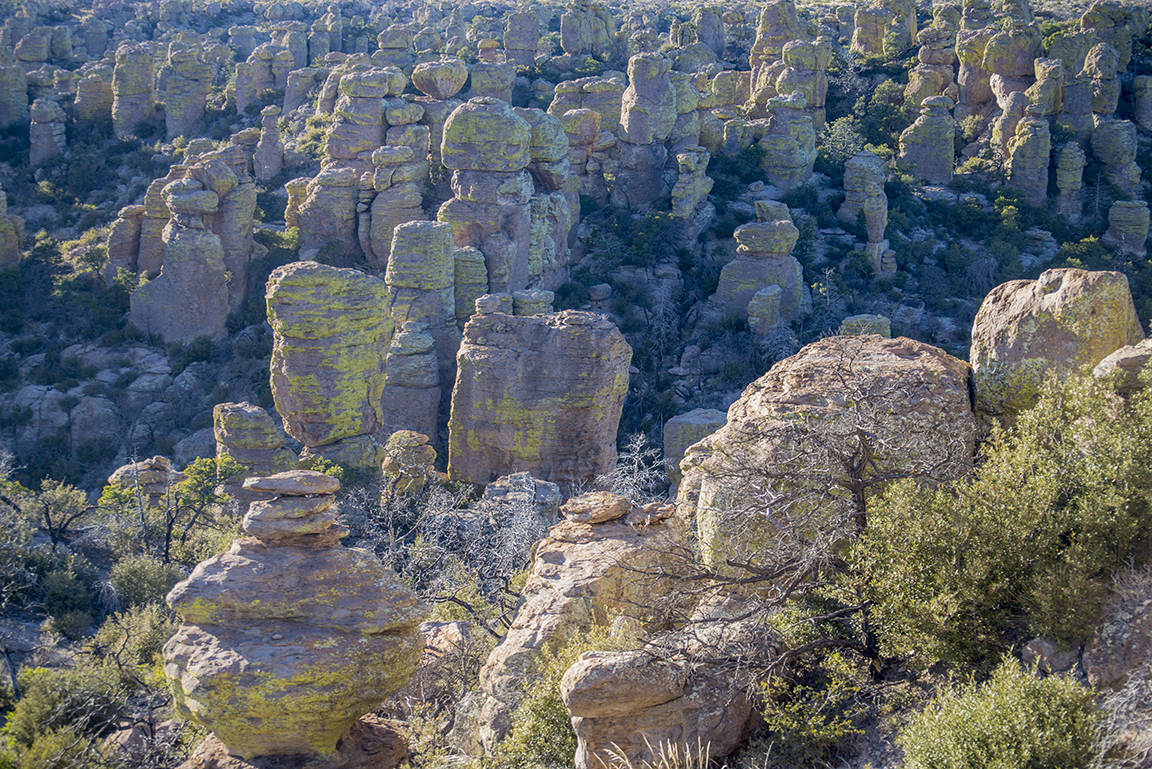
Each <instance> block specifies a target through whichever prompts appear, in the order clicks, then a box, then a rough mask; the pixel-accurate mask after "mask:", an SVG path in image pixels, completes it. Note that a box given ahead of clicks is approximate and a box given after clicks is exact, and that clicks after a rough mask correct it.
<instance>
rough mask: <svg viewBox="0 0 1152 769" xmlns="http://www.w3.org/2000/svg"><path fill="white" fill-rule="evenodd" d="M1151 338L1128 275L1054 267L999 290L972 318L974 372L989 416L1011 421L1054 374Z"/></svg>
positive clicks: (980, 403)
mask: <svg viewBox="0 0 1152 769" xmlns="http://www.w3.org/2000/svg"><path fill="white" fill-rule="evenodd" d="M1143 338H1144V334H1143V331H1142V330H1141V328H1140V321H1139V320H1138V319H1137V317H1136V310H1135V308H1134V307H1133V305H1132V294H1131V293H1130V292H1129V290H1128V279H1127V278H1125V277H1124V276H1123V275H1122V274H1120V273H1118V272H1087V271H1085V270H1076V269H1059V270H1048V271H1047V272H1044V273H1043V274H1041V275H1040V277H1039V278H1037V279H1036V280H1013V281H1009V282H1007V283H1004V284H1002V285H999V286H997V287H996V288H994V289H992V291H991V292H990V293H989V294H988V296H986V297H985V298H984V303H983V304H982V305H981V306H980V311H979V312H977V313H976V319H975V320H974V321H973V324H972V351H971V353H970V354H969V360H971V361H972V377H973V382H974V386H975V392H976V411H977V412H978V413H979V414H980V416H981V417H982V418H1000V419H1005V420H1011V418H1012V417H1013V415H1015V414H1018V413H1019V412H1021V411H1023V410H1024V409H1026V408H1028V407H1029V406H1031V405H1032V404H1033V403H1035V402H1036V398H1037V397H1038V396H1039V394H1040V388H1041V387H1042V386H1043V384H1044V382H1045V381H1047V380H1048V379H1050V378H1051V377H1053V376H1060V375H1063V374H1066V373H1070V372H1073V371H1075V370H1077V369H1079V368H1081V367H1084V366H1088V367H1092V366H1095V365H1096V364H1097V363H1099V362H1100V361H1101V360H1103V359H1104V357H1105V356H1107V355H1108V354H1109V353H1111V352H1114V351H1115V350H1117V349H1119V348H1121V347H1123V346H1125V345H1130V344H1136V343H1137V342H1139V341H1140V340H1141V339H1143Z"/></svg>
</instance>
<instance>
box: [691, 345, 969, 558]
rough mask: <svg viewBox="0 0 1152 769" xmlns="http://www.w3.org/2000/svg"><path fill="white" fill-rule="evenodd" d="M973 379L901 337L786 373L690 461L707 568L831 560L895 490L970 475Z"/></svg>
mask: <svg viewBox="0 0 1152 769" xmlns="http://www.w3.org/2000/svg"><path fill="white" fill-rule="evenodd" d="M969 376H970V374H969V367H968V364H967V363H965V362H964V361H962V360H958V359H956V358H953V357H952V356H951V355H948V354H947V353H945V352H944V351H943V350H940V349H938V348H936V347H932V346H931V345H927V344H924V343H922V342H916V341H913V340H911V339H905V338H903V337H900V338H898V339H886V338H884V337H880V336H852V337H829V338H827V339H822V340H820V341H818V342H814V343H812V344H810V345H808V346H807V347H805V348H804V349H802V350H801V351H800V352H798V353H797V354H796V355H793V356H792V357H791V358H786V359H785V360H782V361H780V362H779V363H777V364H776V365H775V366H773V367H772V368H771V370H769V372H768V373H767V374H765V375H764V376H762V377H760V379H758V380H756V381H755V382H753V383H752V384H750V385H749V386H748V388H747V389H746V390H745V391H744V394H743V395H742V396H741V397H740V399H739V400H738V401H736V403H734V404H733V405H732V406H731V408H729V410H728V423H727V424H726V425H725V426H724V427H723V428H721V429H720V430H719V431H718V432H716V433H714V434H712V435H711V436H710V437H708V438H706V439H704V440H703V441H701V442H700V443H698V444H696V445H695V446H692V447H691V448H689V449H688V452H687V454H686V456H685V458H684V460H683V461H682V462H681V468H682V469H683V471H684V481H683V482H682V483H681V484H680V490H679V497H678V504H679V507H680V510H679V512H680V513H681V514H683V515H686V516H691V515H692V513H693V512H694V513H695V520H696V523H697V527H698V533H699V537H700V545H701V550H702V555H703V557H704V560H705V562H706V563H708V564H711V565H715V566H717V567H719V568H721V569H726V568H729V567H728V566H726V564H727V563H728V562H729V561H730V560H731V559H737V560H739V559H745V558H748V559H751V561H752V563H753V565H760V566H766V567H767V566H770V565H772V564H775V563H776V560H775V559H776V558H777V557H783V558H784V559H785V560H787V558H788V557H790V556H789V553H791V555H792V556H794V555H795V552H796V549H797V548H805V549H806V552H809V553H810V554H811V555H813V557H814V558H816V560H817V561H818V560H819V559H820V558H823V557H830V556H831V554H832V553H833V552H834V548H835V546H836V545H837V543H839V542H840V541H842V540H843V539H845V538H847V537H848V536H851V535H852V534H853V533H854V532H855V531H857V530H859V528H861V527H862V526H863V525H864V520H865V512H864V505H865V503H866V501H867V498H868V496H869V495H870V493H871V492H872V491H875V490H877V489H878V488H879V487H881V486H882V485H883V484H884V483H885V482H886V481H887V480H889V479H892V478H896V477H903V476H921V477H932V478H937V479H943V478H957V477H960V476H962V475H964V474H965V473H967V472H968V471H969V469H970V468H971V463H972V454H973V450H974V443H975V437H976V421H975V418H974V416H973V413H972V407H971V403H970V400H969V395H968V385H969Z"/></svg>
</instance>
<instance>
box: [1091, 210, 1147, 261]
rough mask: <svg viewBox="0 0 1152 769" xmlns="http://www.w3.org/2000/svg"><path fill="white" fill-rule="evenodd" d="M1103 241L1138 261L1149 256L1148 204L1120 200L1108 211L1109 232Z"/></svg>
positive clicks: (1105, 234)
mask: <svg viewBox="0 0 1152 769" xmlns="http://www.w3.org/2000/svg"><path fill="white" fill-rule="evenodd" d="M1102 240H1103V241H1104V242H1105V243H1110V244H1111V245H1114V246H1115V247H1116V248H1117V249H1119V250H1120V251H1121V252H1122V253H1125V254H1131V255H1132V256H1135V257H1136V258H1138V259H1142V258H1144V257H1145V256H1147V255H1148V204H1147V203H1146V202H1144V201H1143V200H1118V201H1116V202H1115V203H1113V204H1112V207H1111V208H1109V209H1108V231H1107V232H1105V233H1104V237H1103V238H1102Z"/></svg>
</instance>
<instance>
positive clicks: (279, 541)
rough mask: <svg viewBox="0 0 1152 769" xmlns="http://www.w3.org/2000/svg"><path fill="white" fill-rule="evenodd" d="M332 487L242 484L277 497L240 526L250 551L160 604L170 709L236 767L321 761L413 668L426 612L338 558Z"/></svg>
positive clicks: (231, 555) (299, 474)
mask: <svg viewBox="0 0 1152 769" xmlns="http://www.w3.org/2000/svg"><path fill="white" fill-rule="evenodd" d="M317 476H319V478H317ZM336 487H338V484H337V483H334V482H333V479H329V478H327V477H326V476H321V475H320V474H319V473H313V472H311V471H307V470H298V471H293V472H290V473H282V474H279V475H276V476H271V477H270V478H268V479H250V480H249V481H247V482H245V488H246V489H248V490H251V491H261V492H266V493H274V494H278V495H279V496H277V497H275V498H273V499H271V500H269V501H265V502H256V503H254V504H253V505H252V507H251V508H250V509H249V512H248V514H247V515H246V516H245V517H244V524H243V526H244V530H245V531H246V532H247V533H248V534H249V535H250V536H251V537H253V538H245V539H238V540H236V541H235V542H233V544H232V547H231V548H230V549H229V550H228V552H226V553H224V554H223V555H218V556H216V557H214V558H211V559H209V560H207V561H205V562H203V563H201V564H200V565H199V566H197V567H196V569H195V571H193V573H192V575H191V576H190V577H189V578H188V579H187V580H185V581H183V582H181V583H179V584H178V585H177V586H176V587H175V588H173V589H172V592H171V593H169V595H168V604H169V606H171V607H172V609H173V610H174V611H176V612H177V613H178V614H180V616H181V619H182V621H183V624H182V625H181V626H180V628H179V630H177V632H176V635H175V636H173V637H172V638H171V639H170V640H169V641H168V643H167V644H165V646H164V659H165V666H164V670H165V675H167V677H168V679H169V681H170V683H171V685H172V690H173V694H174V700H173V704H174V707H175V708H176V709H177V711H178V712H180V713H181V714H182V715H184V716H185V717H189V718H194V719H195V720H196V721H197V722H199V723H201V724H203V725H204V726H206V727H207V728H208V729H210V730H211V731H212V732H213V733H214V734H215V735H216V737H217V738H218V739H219V740H220V742H221V743H223V744H224V746H226V748H227V750H228V752H229V753H231V754H233V755H236V756H239V757H240V758H242V759H245V760H250V759H252V758H255V757H258V756H272V755H296V754H305V755H309V754H311V755H318V756H330V755H331V754H333V753H334V752H335V751H336V750H337V745H338V744H339V741H340V740H341V738H342V737H344V736H345V734H346V733H347V732H348V730H349V728H350V727H351V726H352V725H353V724H354V723H355V722H356V720H357V719H358V718H360V716H362V715H364V714H365V713H366V712H368V711H369V710H371V709H372V708H373V707H375V706H376V705H377V704H379V703H380V702H381V701H382V700H383V699H384V698H386V697H387V696H388V695H389V694H391V693H392V692H395V691H397V690H399V689H400V688H401V687H402V686H403V685H404V683H405V682H406V681H407V680H408V677H409V676H410V675H411V674H412V671H413V670H414V669H415V667H416V664H417V663H418V661H419V659H420V652H421V649H422V647H423V636H422V635H421V634H420V631H419V628H418V626H419V623H420V621H421V620H422V619H423V618H424V616H425V614H426V610H425V608H424V607H423V606H422V605H421V604H420V602H419V600H418V599H417V598H416V596H415V594H413V593H412V592H411V591H410V590H409V589H408V588H406V587H405V586H404V585H403V584H401V582H400V581H399V580H398V579H397V578H396V575H395V574H394V573H393V572H392V571H391V570H390V569H386V568H385V567H384V566H383V565H382V564H381V563H380V561H379V559H377V558H376V556H374V555H373V554H371V553H370V552H368V551H365V550H358V549H346V548H343V547H341V546H340V545H339V537H340V536H342V534H343V532H344V530H343V527H341V526H339V525H338V524H337V523H336V514H335V510H334V509H333V507H332V506H333V504H334V502H335V498H334V496H333V495H332V492H333V491H334V490H335V488H336Z"/></svg>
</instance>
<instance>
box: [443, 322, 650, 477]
mask: <svg viewBox="0 0 1152 769" xmlns="http://www.w3.org/2000/svg"><path fill="white" fill-rule="evenodd" d="M631 360H632V349H631V348H630V347H629V346H628V344H627V342H625V341H624V337H623V335H622V334H621V333H620V331H619V330H618V329H617V328H616V326H614V325H613V324H612V323H611V322H610V321H608V320H606V319H604V318H602V317H600V316H598V315H594V314H592V313H586V312H575V311H566V312H562V313H558V314H547V315H528V316H512V315H506V314H504V313H502V312H493V313H490V314H483V315H474V316H473V317H472V319H471V320H470V321H469V322H468V325H466V326H465V327H464V342H463V344H462V345H461V347H460V352H459V354H458V355H457V358H456V362H457V367H458V368H457V375H456V388H455V390H454V392H453V395H452V416H451V419H450V421H449V427H448V430H449V459H448V473H449V476H450V477H452V478H454V479H459V480H468V481H472V482H474V483H488V482H490V481H493V480H495V479H496V478H498V477H499V476H501V475H507V474H509V473H514V472H521V471H526V472H531V473H532V474H533V476H535V477H537V478H542V479H544V480H549V481H553V482H555V483H558V484H561V486H568V485H572V484H576V483H580V482H582V481H590V480H592V479H593V478H595V477H596V476H597V475H600V474H603V473H606V472H608V471H609V470H611V469H612V467H613V466H614V465H615V463H616V437H615V436H616V428H617V426H618V424H619V420H620V411H621V408H622V406H623V402H624V394H625V392H626V390H627V387H628V367H629V364H630V363H631Z"/></svg>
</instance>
